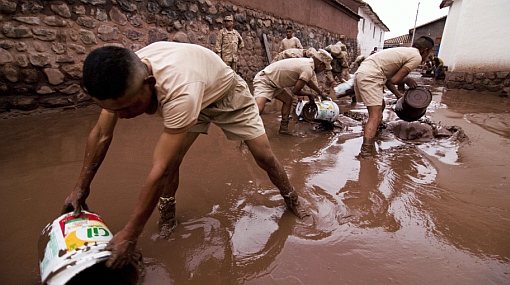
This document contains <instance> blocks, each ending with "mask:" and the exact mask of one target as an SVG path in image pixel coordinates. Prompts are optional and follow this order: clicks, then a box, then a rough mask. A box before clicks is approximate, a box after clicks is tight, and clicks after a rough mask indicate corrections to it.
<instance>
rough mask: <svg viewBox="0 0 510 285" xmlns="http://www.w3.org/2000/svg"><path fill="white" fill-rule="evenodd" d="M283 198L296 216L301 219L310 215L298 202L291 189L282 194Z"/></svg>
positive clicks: (296, 195) (295, 194)
mask: <svg viewBox="0 0 510 285" xmlns="http://www.w3.org/2000/svg"><path fill="white" fill-rule="evenodd" d="M282 196H283V200H284V201H285V205H287V208H288V209H289V210H291V211H292V213H294V215H296V216H297V217H298V218H300V219H303V218H304V217H307V216H310V214H308V213H307V212H306V211H305V209H303V207H302V206H301V205H300V203H299V196H298V194H297V193H296V191H294V190H292V191H291V192H289V193H288V194H282Z"/></svg>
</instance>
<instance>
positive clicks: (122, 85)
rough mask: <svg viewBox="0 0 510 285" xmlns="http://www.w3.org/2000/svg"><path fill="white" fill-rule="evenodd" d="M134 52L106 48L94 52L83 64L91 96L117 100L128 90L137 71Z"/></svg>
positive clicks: (85, 81)
mask: <svg viewBox="0 0 510 285" xmlns="http://www.w3.org/2000/svg"><path fill="white" fill-rule="evenodd" d="M133 56H136V55H135V54H134V53H133V52H132V51H130V50H128V49H125V48H121V47H116V46H106V47H101V48H97V49H95V50H93V51H92V52H91V53H90V54H89V55H88V56H87V58H86V59H85V62H84V63H83V84H84V85H85V88H87V92H88V93H89V94H90V96H92V97H94V98H96V99H98V100H105V99H116V98H119V97H121V96H122V95H123V94H124V92H125V91H126V89H127V88H128V82H129V81H130V79H131V78H132V75H133V73H134V71H135V66H136V64H134V59H133Z"/></svg>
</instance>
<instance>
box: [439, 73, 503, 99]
mask: <svg viewBox="0 0 510 285" xmlns="http://www.w3.org/2000/svg"><path fill="white" fill-rule="evenodd" d="M445 83H446V87H447V88H448V89H466V90H476V91H490V92H499V91H502V92H505V93H507V95H508V90H509V88H508V87H509V86H510V72H508V71H500V72H459V71H454V72H446V78H445Z"/></svg>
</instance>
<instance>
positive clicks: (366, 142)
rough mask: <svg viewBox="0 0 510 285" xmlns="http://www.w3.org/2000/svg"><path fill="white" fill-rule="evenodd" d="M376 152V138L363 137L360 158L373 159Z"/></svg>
mask: <svg viewBox="0 0 510 285" xmlns="http://www.w3.org/2000/svg"><path fill="white" fill-rule="evenodd" d="M375 154H376V151H375V142H374V138H370V139H369V138H365V137H363V144H362V145H361V151H360V153H359V155H358V157H359V158H360V159H371V158H374V156H375Z"/></svg>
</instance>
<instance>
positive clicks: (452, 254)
mask: <svg viewBox="0 0 510 285" xmlns="http://www.w3.org/2000/svg"><path fill="white" fill-rule="evenodd" d="M414 76H415V77H416V78H417V79H419V80H421V81H422V82H421V84H423V85H426V86H428V87H429V88H430V89H431V90H432V91H433V102H432V104H431V106H430V107H429V108H428V111H427V114H426V116H427V117H428V118H429V120H430V121H431V122H433V123H435V124H440V125H442V126H457V127H459V128H460V129H462V130H463V132H464V136H459V135H454V136H450V137H437V138H433V139H430V140H426V141H425V142H419V141H408V140H403V139H401V138H398V137H397V135H395V134H394V133H392V132H391V131H389V130H388V129H383V130H381V133H380V136H379V140H378V143H377V144H378V153H379V154H378V156H377V157H376V158H375V159H373V160H361V161H360V160H358V159H357V158H356V156H357V154H358V153H359V149H360V145H361V142H362V121H360V120H356V118H362V117H363V114H365V113H366V108H365V107H363V106H362V104H357V105H356V106H352V105H351V103H350V100H349V99H346V100H339V101H337V103H338V105H339V106H340V110H341V113H345V114H347V115H349V116H341V117H340V119H339V121H338V122H337V123H335V125H336V127H335V128H333V130H323V129H321V128H320V126H319V125H318V124H309V123H306V122H299V121H296V120H294V121H292V122H291V125H290V128H291V130H293V131H294V132H295V136H282V135H278V134H277V131H278V127H279V117H278V112H268V113H265V114H263V115H262V117H263V120H264V123H265V126H266V130H267V134H268V137H269V140H270V143H271V146H272V148H273V150H274V152H275V154H276V156H277V157H278V158H279V159H280V160H281V162H282V163H283V164H284V165H285V169H286V170H287V172H288V174H289V177H290V181H291V183H292V184H293V185H294V186H295V187H296V189H297V190H298V191H299V192H300V194H301V196H302V197H303V203H304V204H305V205H306V206H307V207H308V208H309V210H310V212H311V213H312V216H313V221H311V222H310V221H308V222H304V221H300V220H298V219H296V217H295V216H293V215H292V214H290V213H289V212H288V211H286V210H285V208H284V204H283V200H282V198H281V196H280V195H279V193H278V190H277V189H276V188H275V187H274V186H273V185H272V184H271V182H270V181H269V179H268V178H267V176H266V174H265V173H264V172H263V171H262V170H260V169H259V168H258V167H257V165H256V163H255V162H254V160H253V158H252V157H251V156H250V154H249V152H248V151H247V149H246V147H244V146H242V145H240V144H239V143H237V142H232V141H228V140H227V139H226V138H225V137H224V135H223V134H222V133H221V131H220V130H219V129H218V128H216V127H213V128H212V129H211V132H210V134H209V135H207V136H205V135H203V136H200V137H199V139H198V140H197V141H196V143H195V144H194V145H193V146H192V148H191V149H190V151H189V153H188V155H187V156H186V158H185V159H184V162H183V165H182V167H181V183H180V188H179V191H178V192H177V196H176V199H177V216H178V221H179V225H178V227H177V228H176V230H175V232H174V233H173V234H172V236H171V237H170V239H168V240H166V239H161V238H159V236H158V225H157V218H158V215H157V212H155V213H154V214H153V215H152V217H151V219H150V220H149V222H148V223H147V225H146V227H145V229H144V232H143V234H142V236H141V237H140V240H139V243H138V246H139V248H140V249H141V250H142V253H143V256H144V259H143V264H144V267H145V276H144V277H143V279H142V281H141V284H151V285H153V284H374V283H382V284H392V283H398V284H509V283H510V240H509V236H510V213H509V210H510V195H509V183H508V180H509V179H510V167H509V166H508V165H509V158H510V154H509V152H508V147H509V145H510V114H509V110H510V108H509V107H510V103H509V101H508V100H509V99H508V98H503V97H499V96H498V95H496V94H490V93H486V94H485V93H478V92H466V91H447V92H445V91H444V89H443V87H441V86H439V85H434V82H433V81H432V80H430V79H421V78H419V77H418V76H417V75H416V74H415V75H414ZM391 98H392V96H390V95H388V101H391ZM99 111H100V110H99V108H98V107H95V106H91V107H87V108H83V109H78V110H73V111H65V112H60V113H54V114H38V115H32V116H27V117H19V118H12V119H3V120H0V128H1V130H2V136H1V137H0V145H1V147H0V189H1V192H0V193H1V199H0V214H1V216H2V231H1V232H0V244H1V246H0V253H1V255H0V256H1V257H2V258H1V261H0V264H1V266H0V276H2V281H1V283H2V284H40V275H39V266H38V256H37V240H38V238H39V234H40V233H41V231H42V229H43V228H44V227H45V226H46V224H48V223H49V222H51V221H53V220H54V219H55V218H57V217H58V216H59V214H60V210H61V207H62V203H63V201H64V199H65V198H66V196H67V195H68V194H69V192H70V191H71V190H72V188H73V186H74V183H75V182H76V179H77V177H78V174H79V171H80V168H81V164H82V159H83V155H84V150H85V141H86V138H87V136H88V133H89V131H90V130H91V128H92V127H93V125H94V124H95V121H96V119H97V116H98V114H99ZM352 118H355V119H352ZM397 119H398V118H397V117H396V115H395V113H394V112H393V111H391V110H390V108H387V109H386V111H385V115H384V119H383V120H384V121H385V122H386V123H389V122H393V121H396V120H397ZM161 131H162V123H161V120H160V119H158V118H154V117H149V116H145V115H144V116H140V117H139V118H136V119H132V120H121V121H119V123H118V125H117V128H116V131H115V137H114V140H113V143H112V145H111V147H110V151H109V153H108V155H107V157H106V159H105V161H104V163H103V165H102V166H101V169H100V170H99V172H98V174H97V175H96V178H95V180H94V182H93V183H92V187H91V195H90V197H89V199H88V204H89V206H90V210H91V211H93V212H96V213H98V214H99V215H100V216H101V217H102V218H103V220H104V221H105V222H106V224H107V225H108V226H109V228H110V229H111V230H112V231H113V232H117V231H118V230H120V229H121V228H122V227H123V226H124V224H125V223H126V221H127V220H128V218H129V215H130V214H131V211H132V209H133V207H134V204H135V202H136V199H137V197H138V193H139V190H140V189H141V186H142V184H143V183H144V181H145V178H146V175H147V174H148V172H149V170H150V166H151V160H152V151H153V148H154V146H155V143H156V140H157V138H158V136H159V134H160V132H161Z"/></svg>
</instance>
